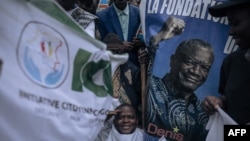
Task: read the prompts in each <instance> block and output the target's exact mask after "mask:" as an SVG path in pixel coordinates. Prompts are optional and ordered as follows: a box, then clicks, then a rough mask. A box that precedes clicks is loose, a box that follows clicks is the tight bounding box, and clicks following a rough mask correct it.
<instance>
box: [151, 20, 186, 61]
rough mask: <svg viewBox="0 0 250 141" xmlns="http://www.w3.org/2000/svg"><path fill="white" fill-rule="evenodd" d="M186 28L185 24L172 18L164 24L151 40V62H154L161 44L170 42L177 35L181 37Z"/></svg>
mask: <svg viewBox="0 0 250 141" xmlns="http://www.w3.org/2000/svg"><path fill="white" fill-rule="evenodd" d="M184 27H185V22H184V21H183V20H182V19H178V18H175V17H172V16H170V17H169V18H168V19H167V20H166V21H165V22H164V24H163V26H162V28H161V30H160V31H159V32H158V33H157V34H156V35H155V36H153V37H151V38H150V41H149V47H148V51H149V54H150V59H151V62H154V59H155V54H156V50H157V48H158V46H159V42H161V41H164V40H168V39H170V38H172V37H174V36H176V35H180V34H181V33H182V32H183V30H184Z"/></svg>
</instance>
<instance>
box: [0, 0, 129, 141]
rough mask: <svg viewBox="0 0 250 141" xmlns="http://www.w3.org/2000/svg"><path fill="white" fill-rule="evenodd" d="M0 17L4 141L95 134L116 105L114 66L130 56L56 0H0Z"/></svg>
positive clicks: (65, 139)
mask: <svg viewBox="0 0 250 141" xmlns="http://www.w3.org/2000/svg"><path fill="white" fill-rule="evenodd" d="M0 19H1V23H0V113H1V116H0V138H1V141H91V140H93V139H94V138H95V137H96V136H97V134H98V132H99V130H100V128H101V126H102V124H103V121H104V119H105V117H106V114H107V112H108V111H109V110H113V109H110V108H111V104H112V80H111V78H112V77H111V75H112V73H111V72H112V70H115V68H112V67H114V66H117V65H119V64H121V63H123V62H124V61H126V59H127V56H126V58H124V57H119V58H117V57H116V56H114V55H113V54H112V53H110V52H109V51H107V50H106V46H105V45H104V44H103V43H101V42H99V41H97V40H95V39H94V38H92V37H90V36H88V35H87V34H86V33H85V32H84V31H83V30H82V28H81V27H80V26H78V25H77V23H76V22H74V21H73V20H72V18H71V17H69V16H68V15H67V13H66V12H64V11H63V10H62V8H61V7H60V6H59V5H58V4H57V3H56V2H55V1H54V0H1V1H0ZM114 60H115V61H114ZM113 64H115V65H113Z"/></svg>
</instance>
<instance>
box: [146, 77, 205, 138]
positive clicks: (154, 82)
mask: <svg viewBox="0 0 250 141" xmlns="http://www.w3.org/2000/svg"><path fill="white" fill-rule="evenodd" d="M149 81H150V83H149V93H148V99H147V104H146V105H147V107H146V121H145V122H146V124H145V127H146V132H147V134H148V135H149V136H148V138H150V136H155V137H158V138H160V137H162V136H165V138H166V139H167V140H171V141H172V140H173V141H203V140H205V137H206V134H207V131H206V130H205V126H206V123H207V121H208V117H207V115H206V114H205V113H204V112H203V111H202V109H201V102H200V100H198V98H197V97H196V95H195V94H193V95H192V96H190V98H189V100H188V102H186V100H185V99H184V98H183V97H182V96H181V94H180V93H179V91H178V90H177V89H175V87H174V85H173V84H172V83H171V80H170V79H169V76H168V75H166V77H164V78H163V79H160V78H157V77H155V76H151V77H150V80H149ZM149 140H150V139H149ZM150 141H151V140H150Z"/></svg>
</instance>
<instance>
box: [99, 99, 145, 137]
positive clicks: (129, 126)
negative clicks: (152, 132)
mask: <svg viewBox="0 0 250 141" xmlns="http://www.w3.org/2000/svg"><path fill="white" fill-rule="evenodd" d="M110 116H114V118H113V119H110V120H108V119H109V118H110ZM112 120H113V124H112ZM137 126H138V118H137V116H136V112H135V109H134V107H133V106H132V105H130V104H127V103H123V104H121V105H120V106H118V107H117V108H116V109H115V111H112V112H110V114H109V116H108V117H107V121H106V123H105V125H104V128H103V129H102V130H101V132H100V133H99V135H98V137H97V138H96V140H95V141H124V140H126V141H143V130H142V129H140V128H138V127H137Z"/></svg>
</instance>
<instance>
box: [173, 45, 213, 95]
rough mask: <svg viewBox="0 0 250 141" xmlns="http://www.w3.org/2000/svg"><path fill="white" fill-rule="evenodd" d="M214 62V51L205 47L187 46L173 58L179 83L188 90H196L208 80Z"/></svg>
mask: <svg viewBox="0 0 250 141" xmlns="http://www.w3.org/2000/svg"><path fill="white" fill-rule="evenodd" d="M212 63H213V53H212V51H211V50H210V49H208V48H204V47H193V48H189V49H187V48H185V50H183V51H182V52H181V53H179V54H176V55H174V56H172V58H171V68H172V72H174V74H175V75H176V76H175V77H176V78H177V83H179V85H180V87H181V88H182V89H184V90H187V91H195V90H196V89H197V88H198V87H199V86H200V85H202V84H203V83H204V82H205V81H206V79H207V76H208V73H209V70H210V68H211V66H212Z"/></svg>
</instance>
